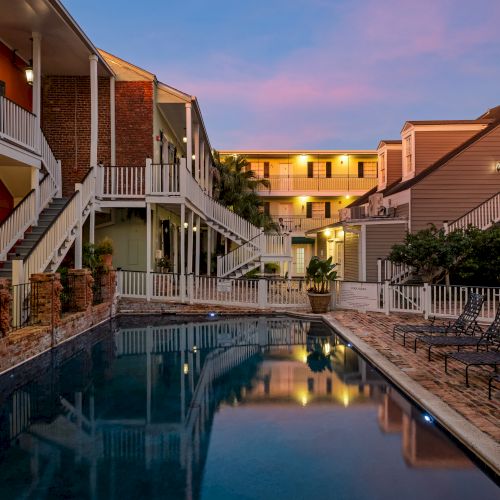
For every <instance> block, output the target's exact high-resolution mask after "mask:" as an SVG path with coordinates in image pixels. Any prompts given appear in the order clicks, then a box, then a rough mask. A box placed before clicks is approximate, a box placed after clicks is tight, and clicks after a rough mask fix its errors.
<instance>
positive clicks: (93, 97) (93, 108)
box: [89, 54, 99, 167]
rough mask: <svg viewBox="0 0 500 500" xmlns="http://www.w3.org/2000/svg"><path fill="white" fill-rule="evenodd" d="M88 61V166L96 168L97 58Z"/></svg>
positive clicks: (97, 122) (97, 125)
mask: <svg viewBox="0 0 500 500" xmlns="http://www.w3.org/2000/svg"><path fill="white" fill-rule="evenodd" d="M89 61H90V166H91V167H96V166H97V140H98V127H99V121H98V120H99V116H98V100H97V99H98V88H97V56H96V55H95V54H92V55H90V56H89Z"/></svg>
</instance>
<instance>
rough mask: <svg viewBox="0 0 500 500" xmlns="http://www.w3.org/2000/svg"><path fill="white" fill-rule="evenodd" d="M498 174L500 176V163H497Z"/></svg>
mask: <svg viewBox="0 0 500 500" xmlns="http://www.w3.org/2000/svg"><path fill="white" fill-rule="evenodd" d="M496 168H497V172H498V173H499V174H500V161H497V167H496Z"/></svg>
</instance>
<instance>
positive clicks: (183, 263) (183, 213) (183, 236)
mask: <svg viewBox="0 0 500 500" xmlns="http://www.w3.org/2000/svg"><path fill="white" fill-rule="evenodd" d="M185 222H186V205H184V203H182V204H181V227H180V236H181V262H180V263H181V266H180V267H181V268H180V270H179V273H180V274H186V228H185V227H184V224H185Z"/></svg>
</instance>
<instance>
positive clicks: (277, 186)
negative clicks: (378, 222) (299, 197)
mask: <svg viewBox="0 0 500 500" xmlns="http://www.w3.org/2000/svg"><path fill="white" fill-rule="evenodd" d="M259 178H261V179H262V178H263V177H259ZM266 180H268V181H269V184H270V185H269V187H265V186H259V192H260V193H261V194H262V195H268V196H289V195H290V194H291V193H293V194H299V193H300V194H308V193H314V194H316V195H319V196H342V195H344V194H346V193H349V194H352V195H354V196H359V195H362V194H364V193H366V192H367V191H369V190H370V189H372V188H374V187H375V186H376V184H377V178H376V177H347V176H332V177H308V176H289V177H283V176H279V175H278V176H269V177H266Z"/></svg>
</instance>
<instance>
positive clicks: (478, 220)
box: [445, 192, 500, 232]
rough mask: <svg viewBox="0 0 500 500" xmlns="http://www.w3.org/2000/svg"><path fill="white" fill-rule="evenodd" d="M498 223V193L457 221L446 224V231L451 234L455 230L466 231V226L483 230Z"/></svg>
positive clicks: (499, 199) (499, 195)
mask: <svg viewBox="0 0 500 500" xmlns="http://www.w3.org/2000/svg"><path fill="white" fill-rule="evenodd" d="M498 221H500V192H498V193H497V194H495V195H493V196H492V197H491V198H489V199H488V200H486V201H485V202H484V203H481V205H479V206H477V207H476V208H474V209H472V210H471V211H470V212H467V213H466V214H465V215H463V216H462V217H460V218H459V219H457V220H455V221H453V222H451V223H450V224H448V227H447V230H448V232H451V231H455V230H456V229H466V228H467V227H468V226H474V227H477V228H479V229H483V230H484V229H488V228H489V227H490V226H492V225H493V224H494V223H495V222H498ZM445 227H446V226H445Z"/></svg>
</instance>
